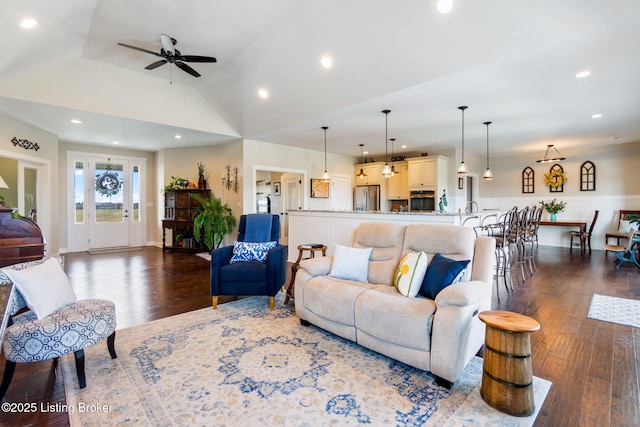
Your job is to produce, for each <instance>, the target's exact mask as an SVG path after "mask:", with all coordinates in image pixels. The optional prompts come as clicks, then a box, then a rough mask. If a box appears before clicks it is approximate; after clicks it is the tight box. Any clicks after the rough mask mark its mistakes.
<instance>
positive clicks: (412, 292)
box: [393, 252, 427, 298]
mask: <svg viewBox="0 0 640 427" xmlns="http://www.w3.org/2000/svg"><path fill="white" fill-rule="evenodd" d="M426 273H427V254H425V253H424V252H411V253H409V254H408V255H406V256H405V257H404V258H402V261H400V265H398V268H397V270H396V276H395V279H394V281H393V284H394V285H395V287H396V289H397V290H398V292H400V293H401V294H402V295H404V296H405V297H409V298H413V297H415V296H416V295H418V291H419V290H420V286H422V281H423V280H424V275H425V274H426Z"/></svg>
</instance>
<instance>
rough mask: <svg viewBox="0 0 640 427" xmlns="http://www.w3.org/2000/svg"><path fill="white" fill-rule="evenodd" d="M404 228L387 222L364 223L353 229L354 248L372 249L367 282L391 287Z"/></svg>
mask: <svg viewBox="0 0 640 427" xmlns="http://www.w3.org/2000/svg"><path fill="white" fill-rule="evenodd" d="M405 229H406V226H405V225H402V224H394V223H389V222H364V223H362V224H360V225H359V226H358V228H356V229H355V231H354V234H353V240H352V245H351V246H353V247H354V248H372V250H371V257H370V258H369V273H368V281H369V282H370V283H376V284H384V285H392V284H393V279H394V276H395V272H396V268H397V267H398V264H399V263H400V259H401V258H402V257H401V255H402V242H403V240H404V232H405Z"/></svg>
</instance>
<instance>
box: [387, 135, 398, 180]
mask: <svg viewBox="0 0 640 427" xmlns="http://www.w3.org/2000/svg"><path fill="white" fill-rule="evenodd" d="M389 141H391V161H392V162H393V145H394V143H395V142H396V139H395V138H391V139H389ZM398 173H400V171H397V170H396V166H395V165H391V176H395V175H396V174H398Z"/></svg>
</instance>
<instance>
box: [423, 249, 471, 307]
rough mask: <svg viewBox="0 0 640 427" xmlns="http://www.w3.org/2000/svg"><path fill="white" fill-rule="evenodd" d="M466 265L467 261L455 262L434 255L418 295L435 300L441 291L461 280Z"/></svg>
mask: <svg viewBox="0 0 640 427" xmlns="http://www.w3.org/2000/svg"><path fill="white" fill-rule="evenodd" d="M468 264H469V260H466V261H456V260H455V259H450V258H445V257H443V256H442V255H440V254H435V255H434V257H433V259H432V260H431V263H430V264H429V267H428V268H427V274H425V276H424V280H423V281H422V286H421V287H420V295H424V296H425V297H427V298H429V299H436V295H438V293H440V291H441V290H443V289H444V288H446V287H447V286H449V285H451V284H453V283H457V282H459V281H460V279H462V276H463V274H464V271H465V270H466V268H467V265H468Z"/></svg>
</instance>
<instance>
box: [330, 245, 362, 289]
mask: <svg viewBox="0 0 640 427" xmlns="http://www.w3.org/2000/svg"><path fill="white" fill-rule="evenodd" d="M370 256H371V248H364V249H359V248H349V247H347V246H342V245H336V247H335V252H334V255H333V264H331V272H330V273H329V275H330V276H332V277H335V278H338V279H345V280H356V281H358V282H366V281H367V273H368V272H369V257H370Z"/></svg>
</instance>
